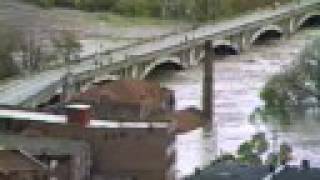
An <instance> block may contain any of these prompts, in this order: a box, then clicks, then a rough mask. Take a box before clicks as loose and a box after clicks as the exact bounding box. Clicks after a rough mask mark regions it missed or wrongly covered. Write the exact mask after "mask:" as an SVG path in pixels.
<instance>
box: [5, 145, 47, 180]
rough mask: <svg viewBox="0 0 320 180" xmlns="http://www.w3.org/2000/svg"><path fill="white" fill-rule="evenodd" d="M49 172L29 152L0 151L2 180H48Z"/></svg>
mask: <svg viewBox="0 0 320 180" xmlns="http://www.w3.org/2000/svg"><path fill="white" fill-rule="evenodd" d="M47 170H48V168H47V166H46V165H45V164H43V163H41V162H40V161H39V160H37V159H35V158H34V157H33V156H31V155H29V154H27V152H24V151H21V150H6V149H4V150H0V180H47V174H48V172H47Z"/></svg>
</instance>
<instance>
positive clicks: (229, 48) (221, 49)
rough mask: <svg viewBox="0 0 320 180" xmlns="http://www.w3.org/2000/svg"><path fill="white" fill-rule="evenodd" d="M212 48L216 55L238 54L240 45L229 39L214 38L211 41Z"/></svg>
mask: <svg viewBox="0 0 320 180" xmlns="http://www.w3.org/2000/svg"><path fill="white" fill-rule="evenodd" d="M213 50H214V53H215V55H217V56H228V55H238V54H240V46H239V45H238V44H236V43H234V42H231V40H216V41H214V42H213Z"/></svg>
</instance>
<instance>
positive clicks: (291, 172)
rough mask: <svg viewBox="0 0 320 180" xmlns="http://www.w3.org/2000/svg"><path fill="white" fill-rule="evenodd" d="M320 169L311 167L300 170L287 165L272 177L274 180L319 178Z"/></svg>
mask: <svg viewBox="0 0 320 180" xmlns="http://www.w3.org/2000/svg"><path fill="white" fill-rule="evenodd" d="M319 179H320V169H319V168H318V169H317V168H311V169H307V170H302V169H300V168H297V167H288V168H286V169H285V170H283V171H281V172H280V173H279V174H278V175H276V176H275V177H274V180H319Z"/></svg>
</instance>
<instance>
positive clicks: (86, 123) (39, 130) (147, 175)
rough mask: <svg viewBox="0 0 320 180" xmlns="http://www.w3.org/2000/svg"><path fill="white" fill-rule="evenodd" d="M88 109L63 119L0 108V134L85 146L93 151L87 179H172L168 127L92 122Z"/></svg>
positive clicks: (162, 124)
mask: <svg viewBox="0 0 320 180" xmlns="http://www.w3.org/2000/svg"><path fill="white" fill-rule="evenodd" d="M88 108H89V106H84V105H72V106H69V108H68V109H67V110H66V112H67V115H49V114H47V113H39V112H29V111H24V110H22V111H21V110H12V109H11V110H9V109H5V110H0V119H1V121H0V128H1V129H2V132H6V133H14V134H22V135H24V136H32V137H51V138H59V139H69V140H83V141H85V142H87V143H88V144H89V145H90V150H91V152H92V153H91V154H92V157H91V160H92V166H91V168H89V169H90V172H91V177H90V178H91V179H94V180H100V179H110V180H113V179H114V180H128V179H137V180H150V179H152V180H165V179H169V180H171V179H173V178H174V175H173V174H171V173H173V172H174V161H175V151H174V131H173V129H172V127H171V123H169V122H132V121H134V119H132V121H129V122H124V121H121V122H120V121H108V120H91V119H90V115H89V113H90V112H89V111H88ZM40 144H41V143H40Z"/></svg>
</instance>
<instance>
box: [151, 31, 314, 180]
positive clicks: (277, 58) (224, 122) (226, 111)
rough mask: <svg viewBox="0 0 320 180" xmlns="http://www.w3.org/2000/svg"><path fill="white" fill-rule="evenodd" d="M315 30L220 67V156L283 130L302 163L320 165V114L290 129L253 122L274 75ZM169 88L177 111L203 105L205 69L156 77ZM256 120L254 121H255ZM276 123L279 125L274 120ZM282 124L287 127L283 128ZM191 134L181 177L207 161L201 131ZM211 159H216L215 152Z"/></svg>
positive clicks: (180, 148)
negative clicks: (314, 161) (258, 135)
mask: <svg viewBox="0 0 320 180" xmlns="http://www.w3.org/2000/svg"><path fill="white" fill-rule="evenodd" d="M314 31H316V30H313V31H310V30H309V31H303V32H301V33H299V34H296V35H295V36H294V37H292V38H291V39H290V40H279V41H275V42H273V43H271V44H270V45H263V46H256V47H253V48H252V50H250V52H246V53H243V54H242V55H239V56H228V57H226V58H224V59H223V60H216V61H215V63H214V67H215V73H214V80H215V83H214V84H215V98H214V103H215V106H214V112H215V117H214V121H215V122H216V125H217V129H216V137H215V142H216V143H217V144H216V145H217V149H216V153H217V154H221V153H228V152H229V153H234V152H235V151H236V150H237V149H238V147H239V145H240V144H241V143H243V142H244V141H245V140H248V139H250V138H251V136H252V135H254V134H255V133H257V132H261V131H264V132H266V134H267V137H268V138H270V139H271V138H272V137H274V136H273V133H272V132H274V129H278V131H277V132H278V133H277V135H278V137H279V141H280V142H282V141H285V142H288V143H291V144H292V145H293V150H294V154H295V155H298V156H297V157H296V160H297V159H300V158H302V157H303V158H309V159H311V158H317V157H318V158H317V159H318V160H317V161H319V162H318V165H320V153H319V154H318V153H317V152H320V151H319V150H320V141H318V139H319V138H320V133H318V131H317V129H319V128H320V120H319V121H318V120H317V119H319V118H316V117H317V116H318V117H320V111H319V112H317V113H315V111H312V112H309V111H303V113H300V114H299V116H295V115H292V116H293V117H295V119H294V120H292V123H290V124H287V126H286V127H285V128H279V124H277V123H266V122H265V121H262V120H261V121H260V120H259V119H258V120H257V121H255V122H256V123H253V122H252V113H253V112H254V111H255V110H256V109H257V108H258V107H259V106H261V105H263V102H262V101H261V100H260V98H259V93H260V91H261V90H262V88H263V87H264V85H265V83H266V82H267V81H268V79H270V77H272V75H274V74H277V73H278V72H280V71H282V70H285V69H286V68H288V66H289V65H290V64H292V63H293V60H294V59H295V57H296V56H297V55H298V53H299V51H300V50H301V49H302V48H303V47H304V44H305V43H306V42H307V40H306V39H307V38H306V37H307V36H308V35H309V34H310V33H314ZM155 79H157V80H158V81H159V82H160V83H161V84H162V85H163V86H165V87H168V88H170V89H173V90H175V92H176V101H177V102H176V103H177V109H179V110H181V109H185V108H187V107H190V106H196V107H198V108H202V107H201V106H202V105H201V99H202V98H201V96H202V69H201V67H194V68H192V69H189V70H184V71H179V72H167V73H165V74H163V73H161V75H158V76H157V77H155ZM250 119H251V120H250ZM273 122H275V121H273ZM280 124H281V123H280ZM189 134H190V135H188V136H187V135H186V138H187V140H185V141H178V142H177V174H178V177H181V176H183V175H187V174H190V173H193V171H194V168H195V167H201V165H203V163H204V161H205V159H203V156H202V155H201V154H202V153H203V151H205V150H203V149H204V146H203V144H201V143H199V142H202V143H203V141H202V140H201V137H202V136H200V135H199V132H198V130H195V131H193V132H191V133H189ZM209 153H210V154H208V156H207V157H208V158H212V157H214V156H215V154H212V152H209Z"/></svg>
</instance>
